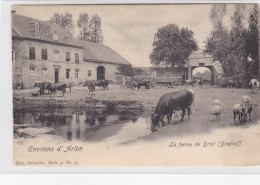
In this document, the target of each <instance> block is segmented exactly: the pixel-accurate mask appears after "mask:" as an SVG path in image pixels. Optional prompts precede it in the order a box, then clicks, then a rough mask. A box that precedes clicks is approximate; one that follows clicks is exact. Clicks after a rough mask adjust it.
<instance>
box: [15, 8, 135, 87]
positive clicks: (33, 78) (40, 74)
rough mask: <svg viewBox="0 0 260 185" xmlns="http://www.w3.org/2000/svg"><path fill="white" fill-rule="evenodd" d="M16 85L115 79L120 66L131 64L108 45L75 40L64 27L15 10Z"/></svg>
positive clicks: (27, 85)
mask: <svg viewBox="0 0 260 185" xmlns="http://www.w3.org/2000/svg"><path fill="white" fill-rule="evenodd" d="M12 62H13V86H14V88H17V87H18V86H19V87H20V86H22V87H23V88H30V87H32V86H33V85H34V84H35V83H36V82H65V81H73V82H74V84H76V85H77V84H79V83H81V82H84V81H86V80H99V79H108V80H112V81H115V80H116V74H115V73H116V71H117V66H118V65H122V64H124V65H131V64H130V63H129V62H128V61H127V60H125V59H124V58H123V57H122V56H120V55H119V54H118V53H116V52H115V51H114V50H112V49H110V48H109V47H107V46H104V45H101V44H96V43H90V42H85V41H84V42H83V41H79V40H76V39H74V38H73V37H72V35H71V34H70V33H68V32H67V31H66V29H64V28H63V27H61V26H58V25H56V24H54V23H52V22H49V21H41V20H37V19H33V18H30V17H26V16H22V15H18V14H15V12H12Z"/></svg>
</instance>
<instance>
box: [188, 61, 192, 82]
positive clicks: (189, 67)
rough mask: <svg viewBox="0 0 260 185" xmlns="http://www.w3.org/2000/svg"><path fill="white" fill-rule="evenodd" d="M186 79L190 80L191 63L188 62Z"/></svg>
mask: <svg viewBox="0 0 260 185" xmlns="http://www.w3.org/2000/svg"><path fill="white" fill-rule="evenodd" d="M188 80H191V65H190V64H188Z"/></svg>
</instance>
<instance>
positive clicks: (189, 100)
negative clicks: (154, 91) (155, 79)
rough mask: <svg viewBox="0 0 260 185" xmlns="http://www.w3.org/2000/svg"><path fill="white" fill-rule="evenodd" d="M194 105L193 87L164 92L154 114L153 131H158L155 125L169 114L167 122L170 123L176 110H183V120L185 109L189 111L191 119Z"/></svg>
mask: <svg viewBox="0 0 260 185" xmlns="http://www.w3.org/2000/svg"><path fill="white" fill-rule="evenodd" d="M192 104H193V106H194V92H193V90H191V89H185V90H179V91H175V92H171V93H167V94H164V95H163V96H162V97H161V98H160V99H159V102H158V104H157V106H156V109H155V111H154V113H153V114H152V126H151V130H152V132H154V131H157V130H156V129H155V127H156V126H157V125H158V124H159V122H160V120H161V121H162V122H163V120H162V119H163V118H164V117H165V116H167V124H170V122H171V119H172V114H173V112H175V111H176V110H178V109H180V110H181V111H182V116H181V121H183V118H184V115H185V111H186V110H187V112H188V119H190V110H191V105H192Z"/></svg>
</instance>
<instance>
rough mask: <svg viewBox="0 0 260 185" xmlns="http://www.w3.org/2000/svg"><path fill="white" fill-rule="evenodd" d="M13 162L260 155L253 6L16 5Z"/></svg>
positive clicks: (239, 159) (259, 72) (143, 163)
mask: <svg viewBox="0 0 260 185" xmlns="http://www.w3.org/2000/svg"><path fill="white" fill-rule="evenodd" d="M10 17H11V22H12V23H11V37H12V38H11V42H12V44H11V47H12V52H11V55H12V62H11V63H12V89H13V91H12V92H13V124H12V127H13V165H14V166H16V167H179V166H181V167H182V166H183V167H185V166H189V167H194V166H199V167H205V166H206V167H207V166H208V167H209V166H215V167H217V166H218V167H227V166H258V165H259V164H260V145H259V141H260V119H259V112H260V110H259V105H260V92H258V90H259V80H260V65H259V63H260V59H259V54H260V46H259V38H260V36H259V29H260V20H259V18H260V16H259V4H253V3H248V4H244V3H240V4H218V3H215V4H81V5H76V4H75V5H73V4H66V5H58V4H45V5H36V4H35V5H32V4H30V5H26V4H24V5H23V4H19V5H18V4H17V5H13V6H12V7H11V11H10Z"/></svg>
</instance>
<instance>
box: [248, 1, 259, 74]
mask: <svg viewBox="0 0 260 185" xmlns="http://www.w3.org/2000/svg"><path fill="white" fill-rule="evenodd" d="M258 16H259V8H258V4H253V8H252V11H251V12H250V15H249V28H248V33H247V39H246V56H248V57H251V58H252V60H251V61H250V59H249V60H247V63H246V71H248V72H249V78H253V77H254V76H256V75H259V72H258V69H259V51H258V49H259V42H258V35H259V30H258V29H259V25H258Z"/></svg>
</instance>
